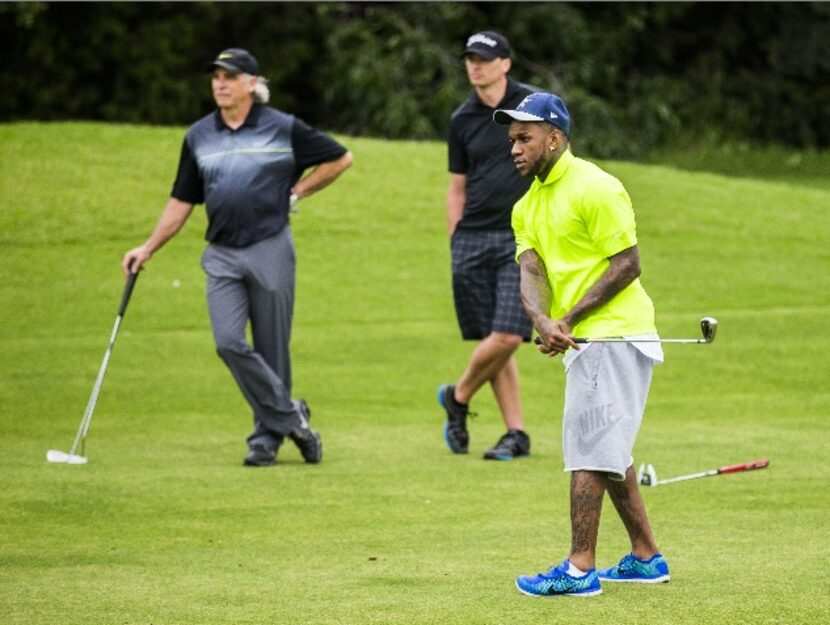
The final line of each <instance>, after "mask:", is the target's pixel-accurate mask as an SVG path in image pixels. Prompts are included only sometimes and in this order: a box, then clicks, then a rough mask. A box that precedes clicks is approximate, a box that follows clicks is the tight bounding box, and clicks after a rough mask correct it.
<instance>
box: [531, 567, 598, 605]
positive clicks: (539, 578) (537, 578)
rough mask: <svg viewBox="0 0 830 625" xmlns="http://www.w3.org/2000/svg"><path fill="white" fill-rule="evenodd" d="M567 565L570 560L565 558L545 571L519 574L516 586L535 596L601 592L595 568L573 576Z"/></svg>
mask: <svg viewBox="0 0 830 625" xmlns="http://www.w3.org/2000/svg"><path fill="white" fill-rule="evenodd" d="M569 566H570V562H569V561H568V560H565V561H564V562H563V563H562V564H560V565H559V566H555V567H553V568H552V569H551V570H550V571H548V572H547V573H539V574H538V575H522V576H519V577H517V578H516V588H518V589H519V591H520V592H523V593H524V594H526V595H533V596H537V597H553V596H556V595H563V596H573V597H589V596H591V595H598V594H600V593H601V592H602V586H601V585H600V583H599V577H598V576H597V570H596V569H589V570H588V571H587V572H586V573H585V575H582V576H580V577H573V576H572V575H570V574H569V573H568V568H569Z"/></svg>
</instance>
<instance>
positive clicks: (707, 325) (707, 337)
mask: <svg viewBox="0 0 830 625" xmlns="http://www.w3.org/2000/svg"><path fill="white" fill-rule="evenodd" d="M700 331H701V333H702V334H703V338H699V339H627V338H624V337H620V336H612V337H607V338H597V339H585V338H575V339H574V343H695V344H706V343H711V342H712V341H714V340H715V334H717V331H718V320H717V319H715V318H714V317H704V318H703V319H701V320H700ZM533 342H534V343H535V344H536V345H541V344H542V339H541V337H538V336H537V337H536V338H535V339H534V340H533Z"/></svg>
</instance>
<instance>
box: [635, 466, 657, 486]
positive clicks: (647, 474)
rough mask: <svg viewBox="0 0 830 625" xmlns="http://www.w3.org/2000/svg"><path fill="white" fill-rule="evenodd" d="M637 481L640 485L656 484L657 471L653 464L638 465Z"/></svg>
mask: <svg viewBox="0 0 830 625" xmlns="http://www.w3.org/2000/svg"><path fill="white" fill-rule="evenodd" d="M637 482H638V483H640V484H641V485H642V486H657V471H655V470H654V465H653V464H648V465H642V464H641V465H640V470H639V471H637Z"/></svg>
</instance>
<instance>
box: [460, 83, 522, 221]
mask: <svg viewBox="0 0 830 625" xmlns="http://www.w3.org/2000/svg"><path fill="white" fill-rule="evenodd" d="M536 91H538V89H536V88H535V87H532V86H530V85H525V84H522V83H519V82H516V81H515V80H513V79H511V78H509V77H508V79H507V91H506V92H505V94H504V99H503V100H502V101H501V102H499V103H498V105H497V106H496V108H501V109H515V108H516V107H517V106H518V105H519V103H520V102H521V101H522V100H523V99H524V98H525V96H527V95H528V94H531V93H534V92H536ZM496 108H490V107H489V106H487V105H485V104H484V103H482V101H481V100H479V98H478V95H476V93H475V92H473V93H472V95H471V96H470V97H469V99H468V100H467V101H466V102H464V104H462V105H461V106H459V107H458V108H457V109H456V110H455V112H453V114H452V117H450V133H449V139H448V145H449V170H450V172H452V173H454V174H465V175H466V176H467V188H466V192H467V201H466V203H465V205H464V216H463V217H462V219H461V221H460V222H459V224H458V227H459V228H462V229H465V230H509V229H510V212H511V211H512V210H513V204H515V203H516V202H517V201H518V200H519V198H521V197H522V196H523V195H524V194H525V192H526V191H527V190H528V188H529V187H530V183H531V180H529V179H528V180H526V179H524V178H522V177H521V176H520V175H519V172H518V171H517V170H516V166H515V165H514V164H513V157H512V156H510V142H509V141H508V139H507V126H502V125H500V124H497V123H495V122H494V121H493V113H494V112H495V110H496Z"/></svg>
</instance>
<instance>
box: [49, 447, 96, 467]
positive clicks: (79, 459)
mask: <svg viewBox="0 0 830 625" xmlns="http://www.w3.org/2000/svg"><path fill="white" fill-rule="evenodd" d="M46 460H47V461H48V462H52V463H57V464H86V463H87V462H88V459H87V457H86V456H79V455H78V454H68V453H66V452H65V451H58V450H57V449H50V450H49V451H47V452H46Z"/></svg>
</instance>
